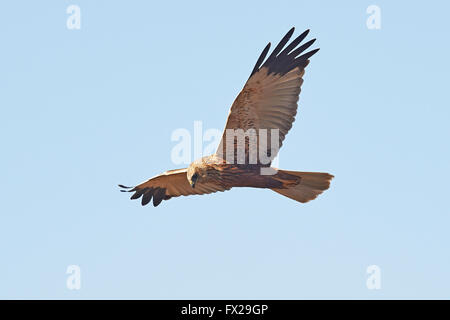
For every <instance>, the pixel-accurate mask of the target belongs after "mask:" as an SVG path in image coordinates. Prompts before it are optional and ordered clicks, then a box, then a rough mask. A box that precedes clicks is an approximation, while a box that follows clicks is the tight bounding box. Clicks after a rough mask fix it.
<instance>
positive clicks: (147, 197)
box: [141, 188, 153, 206]
mask: <svg viewBox="0 0 450 320" xmlns="http://www.w3.org/2000/svg"><path fill="white" fill-rule="evenodd" d="M152 196H153V188H150V189H148V190H147V191H146V192H145V193H144V196H143V197H142V200H141V204H142V205H143V206H145V205H147V204H148V203H149V202H150V200H152Z"/></svg>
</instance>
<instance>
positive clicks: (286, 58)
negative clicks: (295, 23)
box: [250, 27, 319, 77]
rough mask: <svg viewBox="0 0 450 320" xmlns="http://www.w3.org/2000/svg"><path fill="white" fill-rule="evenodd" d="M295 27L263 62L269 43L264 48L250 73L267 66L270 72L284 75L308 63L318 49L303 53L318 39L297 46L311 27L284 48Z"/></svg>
mask: <svg viewBox="0 0 450 320" xmlns="http://www.w3.org/2000/svg"><path fill="white" fill-rule="evenodd" d="M294 30H295V28H294V27H293V28H291V29H290V30H289V31H288V33H286V35H285V36H284V37H283V38H282V39H281V41H280V42H279V43H278V45H277V46H276V48H275V49H274V50H273V51H272V53H271V54H270V56H269V58H267V60H266V61H265V62H264V63H262V62H263V60H264V58H265V56H266V55H267V51H268V50H269V47H270V46H269V45H268V46H266V48H265V49H264V50H263V53H262V54H261V55H260V57H259V59H258V61H257V63H256V65H255V67H254V68H253V71H252V73H251V75H250V77H251V76H253V74H255V73H257V72H258V71H259V70H260V69H261V68H263V67H267V69H268V73H269V74H270V73H275V74H281V75H284V74H286V73H288V72H289V71H291V70H292V69H294V68H296V67H305V66H306V65H307V61H306V60H308V58H310V57H311V56H312V55H313V54H315V53H316V52H317V51H319V50H318V49H315V50H312V51H310V52H308V53H306V54H303V55H301V54H302V53H303V52H304V51H305V50H306V49H308V48H309V47H310V46H311V45H312V44H313V43H314V42H315V40H316V39H312V40H309V41H308V42H306V43H304V44H303V45H301V46H300V47H298V48H296V47H297V45H299V44H300V43H301V42H302V41H303V40H304V39H305V38H306V36H307V35H308V34H309V32H310V29H307V30H305V31H304V32H303V33H302V34H301V35H299V36H298V37H297V38H295V39H294V40H293V41H292V42H291V43H290V44H289V45H288V46H287V47H286V48H285V49H284V50H283V47H284V46H285V45H286V44H287V43H288V42H289V39H290V38H291V36H292V34H293V33H294ZM281 50H283V51H281Z"/></svg>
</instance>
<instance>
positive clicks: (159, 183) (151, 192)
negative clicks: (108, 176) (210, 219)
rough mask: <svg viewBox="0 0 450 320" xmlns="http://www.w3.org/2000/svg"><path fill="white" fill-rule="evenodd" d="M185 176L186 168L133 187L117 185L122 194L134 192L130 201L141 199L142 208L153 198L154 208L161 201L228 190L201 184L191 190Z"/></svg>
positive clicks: (171, 171)
mask: <svg viewBox="0 0 450 320" xmlns="http://www.w3.org/2000/svg"><path fill="white" fill-rule="evenodd" d="M186 174H187V169H186V168H184V169H177V170H169V171H166V172H164V173H162V174H160V175H158V176H156V177H153V178H151V179H149V180H147V181H145V182H143V183H141V184H139V185H137V186H135V187H125V186H123V185H119V187H121V188H122V189H124V190H121V191H122V192H134V194H133V195H132V196H131V199H132V200H134V199H139V198H140V197H142V201H141V203H142V205H143V206H145V205H146V204H148V203H149V202H150V201H151V200H152V198H153V206H155V207H156V206H158V205H159V204H160V203H161V202H162V201H163V200H169V199H170V198H172V197H179V196H189V195H194V194H207V193H213V192H217V191H226V190H229V188H226V187H223V186H220V185H217V184H212V183H201V184H197V185H196V186H195V188H192V187H191V185H190V184H189V181H188V180H187V176H186Z"/></svg>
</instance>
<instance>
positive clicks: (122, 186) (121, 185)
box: [118, 184, 132, 189]
mask: <svg viewBox="0 0 450 320" xmlns="http://www.w3.org/2000/svg"><path fill="white" fill-rule="evenodd" d="M118 186H119V187H120V188H122V189H131V188H132V187H127V186H124V185H123V184H119V185H118Z"/></svg>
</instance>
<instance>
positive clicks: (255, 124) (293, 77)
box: [216, 28, 319, 164]
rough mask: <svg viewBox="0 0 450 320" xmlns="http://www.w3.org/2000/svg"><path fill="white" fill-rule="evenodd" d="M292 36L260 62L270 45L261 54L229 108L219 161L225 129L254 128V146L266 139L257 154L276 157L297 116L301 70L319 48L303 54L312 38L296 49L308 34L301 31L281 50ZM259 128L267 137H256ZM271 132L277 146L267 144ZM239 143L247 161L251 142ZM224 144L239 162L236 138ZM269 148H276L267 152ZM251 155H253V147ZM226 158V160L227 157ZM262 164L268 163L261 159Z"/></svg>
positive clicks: (222, 152)
mask: <svg viewBox="0 0 450 320" xmlns="http://www.w3.org/2000/svg"><path fill="white" fill-rule="evenodd" d="M293 33H294V28H292V29H291V30H289V32H288V33H287V34H286V35H285V36H284V38H283V39H282V40H281V41H280V43H279V44H278V45H277V46H276V48H275V49H274V50H273V52H272V54H271V55H270V56H269V58H267V60H266V61H265V62H264V63H263V61H264V59H265V57H266V55H267V53H268V51H269V48H270V43H269V44H268V45H267V46H266V48H265V49H264V50H263V52H262V53H261V55H260V57H259V59H258V61H257V62H256V65H255V67H254V69H253V71H252V73H251V74H250V78H249V79H248V80H247V83H246V84H245V86H244V88H243V89H242V91H241V92H240V93H239V95H238V96H237V98H236V100H235V101H234V103H233V105H232V106H231V110H230V114H229V116H228V119H227V123H226V125H225V130H224V133H223V135H222V140H221V142H220V144H219V148H218V149H217V152H216V154H218V155H219V156H221V157H222V158H225V156H226V155H227V147H226V144H227V139H226V134H227V129H233V130H237V129H242V130H243V131H244V132H250V131H247V130H249V129H255V130H256V132H257V134H256V135H257V139H258V143H259V138H261V139H264V137H266V139H267V140H266V141H267V142H266V144H265V146H267V147H266V149H267V151H266V150H264V149H263V150H261V151H264V152H266V153H265V155H267V157H268V158H269V161H270V162H271V161H272V160H273V159H274V158H275V157H276V155H277V152H278V150H277V149H279V148H280V147H281V145H282V143H283V140H284V137H285V136H286V134H287V133H288V131H289V129H290V128H291V127H292V123H293V122H294V120H295V115H296V114H297V101H298V98H299V94H300V87H301V85H302V83H303V79H302V77H303V75H304V73H305V67H306V66H307V65H308V63H309V60H308V59H309V58H310V57H311V56H312V55H313V54H315V53H316V52H317V51H319V49H315V50H311V51H309V52H307V53H304V51H305V50H306V49H308V48H309V47H310V46H311V45H312V44H313V43H314V41H315V39H312V40H310V41H308V42H306V43H304V44H303V45H301V46H299V47H297V46H298V45H299V44H300V43H301V42H302V41H303V39H305V37H306V36H307V35H308V33H309V30H306V31H305V32H303V33H302V34H301V35H300V36H298V37H297V38H296V39H294V40H293V41H292V42H291V43H290V44H289V45H288V46H287V47H286V48H285V49H284V50H283V51H282V49H283V48H284V46H285V45H286V44H287V43H288V41H289V39H290V38H291V36H292V34H293ZM260 129H266V130H267V135H265V136H263V135H260V136H259V138H258V135H259V134H260V132H261V131H260ZM271 129H278V141H276V135H274V139H275V141H276V142H277V143H278V146H273V145H271V132H272V131H271ZM241 132H242V131H241ZM253 132H255V131H253ZM243 140H244V141H245V144H244V146H245V161H249V153H250V151H249V149H250V147H252V146H254V144H253V145H250V146H249V141H251V139H250V138H248V137H247V138H245V139H241V141H243ZM228 141H229V143H233V146H232V148H230V147H231V146H229V151H228V152H230V151H231V150H234V163H242V162H238V159H237V156H238V152H237V148H238V139H236V138H234V137H233V140H230V138H229V140H228ZM253 141H254V140H253ZM271 146H272V148H273V147H275V148H277V149H275V150H272V151H271V150H270V149H271ZM252 152H255V150H254V149H253V147H252ZM257 153H258V152H256V153H255V154H257ZM228 154H229V153H228ZM229 155H230V154H229ZM257 156H258V159H257V163H259V164H261V159H260V156H259V154H258V155H257ZM226 159H227V161H230V158H229V157H227V158H226ZM231 159H233V158H231ZM241 161H242V160H241ZM246 163H248V162H246ZM263 164H269V163H267V160H265V162H263Z"/></svg>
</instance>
